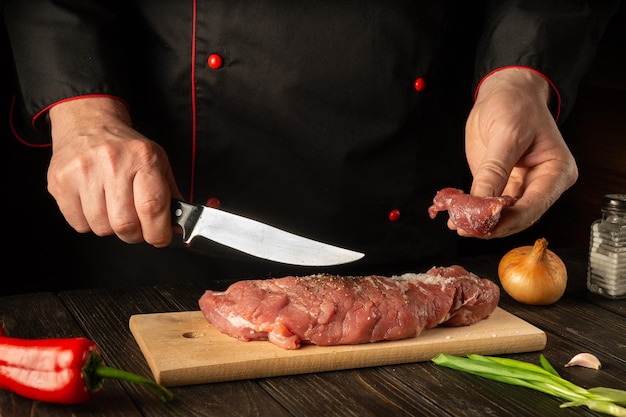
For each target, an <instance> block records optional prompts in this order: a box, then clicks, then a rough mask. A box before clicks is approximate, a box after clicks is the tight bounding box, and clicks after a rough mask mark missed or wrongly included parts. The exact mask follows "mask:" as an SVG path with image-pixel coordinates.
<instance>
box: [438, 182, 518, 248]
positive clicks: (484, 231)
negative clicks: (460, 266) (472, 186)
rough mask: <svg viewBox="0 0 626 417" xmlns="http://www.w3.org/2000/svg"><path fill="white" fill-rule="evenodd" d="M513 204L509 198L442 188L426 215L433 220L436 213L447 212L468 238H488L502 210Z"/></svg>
mask: <svg viewBox="0 0 626 417" xmlns="http://www.w3.org/2000/svg"><path fill="white" fill-rule="evenodd" d="M513 204H515V198H513V197H511V196H502V197H476V196H473V195H470V194H465V193H464V192H463V190H459V189H456V188H444V189H442V190H440V191H438V192H437V194H436V195H435V198H433V205H432V206H430V207H429V208H428V214H429V215H430V218H431V219H434V218H435V217H436V216H437V213H438V212H440V211H446V210H447V211H448V216H450V220H452V223H454V225H455V226H456V227H457V229H460V230H463V231H465V232H466V233H467V234H468V235H470V236H475V237H489V236H490V235H491V232H492V230H493V229H494V227H496V225H497V224H498V222H499V221H500V215H501V213H502V210H503V209H504V208H506V207H511V206H512V205H513Z"/></svg>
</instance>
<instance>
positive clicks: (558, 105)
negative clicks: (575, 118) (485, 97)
mask: <svg viewBox="0 0 626 417" xmlns="http://www.w3.org/2000/svg"><path fill="white" fill-rule="evenodd" d="M507 68H520V69H525V70H529V71H532V72H534V73H535V74H537V75H538V76H540V77H541V78H543V79H544V80H546V81H547V82H548V84H550V88H552V91H553V92H554V95H555V96H556V109H555V115H554V121H555V122H558V121H559V117H560V116H561V95H560V94H559V90H557V88H556V85H554V83H553V82H552V80H550V79H549V78H548V77H546V76H545V75H544V74H542V73H541V72H539V71H537V70H536V69H534V68H530V67H524V66H522V65H511V66H508V67H502V68H498V69H495V70H493V71H491V72H490V73H489V74H487V75H485V76H484V77H483V79H482V80H480V82H479V83H478V86H477V87H476V91H474V100H476V96H477V95H478V90H480V86H481V85H482V84H483V82H484V81H485V80H486V79H487V78H488V77H489V76H490V75H491V74H493V73H496V72H498V71H502V70H504V69H507Z"/></svg>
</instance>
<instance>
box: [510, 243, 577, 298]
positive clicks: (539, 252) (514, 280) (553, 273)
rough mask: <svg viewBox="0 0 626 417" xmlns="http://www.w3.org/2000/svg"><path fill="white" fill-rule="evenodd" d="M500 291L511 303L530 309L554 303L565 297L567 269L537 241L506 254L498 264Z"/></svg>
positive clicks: (546, 247) (552, 253)
mask: <svg viewBox="0 0 626 417" xmlns="http://www.w3.org/2000/svg"><path fill="white" fill-rule="evenodd" d="M498 276H499V278H500V284H501V285H502V288H503V289H504V291H506V293H507V294H509V295H510V296H511V297H512V298H513V299H514V300H516V301H518V302H520V303H523V304H530V305H548V304H553V303H555V302H557V301H558V300H559V299H560V298H561V297H562V296H563V294H564V293H565V287H566V286H567V269H566V267H565V264H564V263H563V261H562V260H561V258H559V257H558V256H557V255H556V254H555V253H554V252H552V251H551V250H550V249H548V241H547V240H546V239H544V238H540V239H537V241H535V244H534V246H520V247H518V248H515V249H511V250H510V251H509V252H507V253H506V254H505V255H504V256H503V257H502V259H501V260H500V263H499V264H498Z"/></svg>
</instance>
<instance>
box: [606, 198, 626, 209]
mask: <svg viewBox="0 0 626 417" xmlns="http://www.w3.org/2000/svg"><path fill="white" fill-rule="evenodd" d="M602 206H603V207H604V208H605V209H608V210H617V211H626V194H607V195H605V196H604V198H603V199H602Z"/></svg>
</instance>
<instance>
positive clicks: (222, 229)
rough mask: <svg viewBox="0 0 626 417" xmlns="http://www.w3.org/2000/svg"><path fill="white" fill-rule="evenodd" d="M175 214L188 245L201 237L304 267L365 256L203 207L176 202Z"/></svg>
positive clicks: (351, 260)
mask: <svg viewBox="0 0 626 417" xmlns="http://www.w3.org/2000/svg"><path fill="white" fill-rule="evenodd" d="M171 212H172V224H173V225H178V226H180V227H181V228H182V236H183V241H184V242H185V243H187V244H188V245H189V244H191V241H192V240H193V239H194V238H196V237H198V236H200V237H203V238H206V239H210V240H213V241H215V242H218V243H220V244H222V245H225V246H229V247H231V248H233V249H237V250H239V251H241V252H245V253H247V254H249V255H253V256H256V257H258V258H263V259H268V260H270V261H275V262H282V263H285V264H292V265H303V266H330V265H339V264H345V263H349V262H354V261H357V260H359V259H361V258H362V257H363V256H364V254H362V253H359V252H355V251H352V250H349V249H344V248H340V247H337V246H332V245H329V244H326V243H322V242H318V241H315V240H311V239H307V238H305V237H302V236H298V235H295V234H293V233H289V232H286V231H284V230H280V229H278V228H276V227H273V226H270V225H267V224H264V223H261V222H259V221H256V220H252V219H249V218H247V217H243V216H239V215H236V214H232V213H229V212H226V211H223V210H218V209H214V208H211V207H206V206H202V205H200V204H194V203H188V202H184V201H180V200H176V199H172V208H171Z"/></svg>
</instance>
